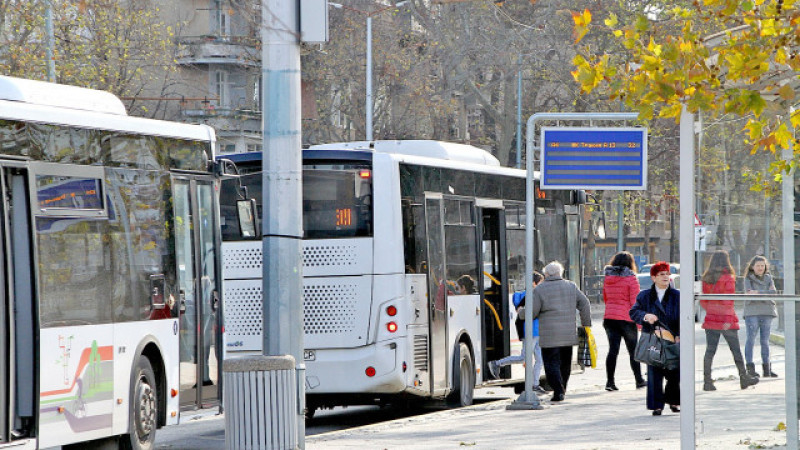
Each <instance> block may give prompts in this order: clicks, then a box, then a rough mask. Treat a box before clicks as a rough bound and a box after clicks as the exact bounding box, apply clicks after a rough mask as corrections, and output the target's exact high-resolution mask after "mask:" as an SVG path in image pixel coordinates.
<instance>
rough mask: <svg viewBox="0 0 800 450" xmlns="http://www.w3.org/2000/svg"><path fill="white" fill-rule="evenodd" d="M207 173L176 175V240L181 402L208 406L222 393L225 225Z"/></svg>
mask: <svg viewBox="0 0 800 450" xmlns="http://www.w3.org/2000/svg"><path fill="white" fill-rule="evenodd" d="M214 183H215V182H214V180H213V179H210V178H207V177H183V176H182V177H176V178H175V180H174V195H175V198H174V207H175V241H176V248H175V250H176V252H175V253H176V257H177V266H178V283H179V286H180V297H181V299H180V300H181V320H180V323H181V328H180V337H181V339H180V361H181V364H180V380H181V381H180V385H181V405H182V406H190V407H191V406H196V407H203V406H206V405H210V404H213V403H216V402H217V401H218V399H219V398H220V395H221V392H222V391H221V390H220V386H219V382H220V380H221V377H220V376H219V374H220V370H221V368H222V366H221V342H222V340H221V338H220V336H221V328H220V325H219V323H220V321H219V317H220V313H221V311H219V308H220V302H219V292H220V290H219V287H218V283H219V277H218V276H217V274H218V273H219V267H218V261H217V260H218V258H217V255H218V248H219V247H218V245H219V236H218V233H217V230H218V229H219V225H218V224H217V223H216V222H215V219H214V217H215V214H214V211H216V208H217V206H216V204H215V198H216V195H215V192H214V191H215V184H214Z"/></svg>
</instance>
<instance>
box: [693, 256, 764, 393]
mask: <svg viewBox="0 0 800 450" xmlns="http://www.w3.org/2000/svg"><path fill="white" fill-rule="evenodd" d="M734 276H735V273H734V271H733V266H731V260H730V257H728V252H726V251H725V250H717V251H716V252H714V255H713V256H712V257H711V261H709V262H708V267H707V268H706V271H705V272H704V273H703V277H702V280H703V293H704V294H733V293H734V292H736V279H735V278H734ZM700 306H702V307H703V308H705V310H706V318H705V320H704V321H703V329H705V330H706V354H705V356H704V358H703V380H704V382H703V390H704V391H716V390H717V388H716V387H714V380H713V379H712V378H711V363H712V362H713V361H714V354H715V353H716V352H717V345H718V344H719V338H720V336H722V337H724V338H725V342H727V343H728V348H730V349H731V353H732V354H733V361H734V362H735V363H736V369H738V370H739V385H740V386H741V388H742V389H745V388H747V387H748V386H752V385H754V384H756V383H758V378H755V377H751V376H750V375H748V374H747V370H746V369H745V365H744V358H742V350H741V349H740V348H739V317H737V316H736V311H734V309H733V299H731V300H700Z"/></svg>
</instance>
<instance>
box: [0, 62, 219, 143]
mask: <svg viewBox="0 0 800 450" xmlns="http://www.w3.org/2000/svg"><path fill="white" fill-rule="evenodd" d="M0 119H7V120H20V121H26V122H37V123H48V124H54V125H67V126H75V127H80V128H92V129H100V130H113V131H121V132H129V133H141V134H149V135H154V136H164V137H175V138H181V139H191V140H196V141H207V142H214V141H215V139H216V137H215V134H214V129H213V128H211V127H209V126H207V125H192V124H188V123H177V122H169V121H165V120H154V119H145V118H142V117H132V116H128V114H127V112H126V111H125V105H123V103H122V101H121V100H120V99H119V98H117V97H116V96H115V95H114V94H111V93H110V92H105V91H98V90H94V89H86V88H82V87H77V86H69V85H65V84H56V83H47V82H44V81H36V80H25V79H22V78H14V77H7V76H0Z"/></svg>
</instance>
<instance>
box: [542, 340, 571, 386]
mask: <svg viewBox="0 0 800 450" xmlns="http://www.w3.org/2000/svg"><path fill="white" fill-rule="evenodd" d="M542 359H543V360H544V375H545V376H546V377H547V384H549V385H550V387H551V388H553V396H554V397H555V396H558V395H559V394H563V393H565V392H566V391H567V382H568V381H569V374H570V372H572V346H571V345H568V346H565V347H550V348H543V349H542Z"/></svg>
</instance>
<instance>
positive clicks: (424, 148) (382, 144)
mask: <svg viewBox="0 0 800 450" xmlns="http://www.w3.org/2000/svg"><path fill="white" fill-rule="evenodd" d="M309 150H361V151H364V150H366V151H375V152H379V153H389V154H399V155H409V156H423V157H426V158H437V159H445V160H450V161H460V162H468V163H473V164H483V165H487V166H498V167H499V166H500V161H499V160H498V159H497V158H495V157H494V156H492V154H491V153H489V152H487V151H486V150H483V149H480V148H478V147H473V146H471V145H466V144H456V143H454V142H442V141H432V140H406V141H355V142H338V143H332V144H321V145H312V146H311V147H309Z"/></svg>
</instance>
